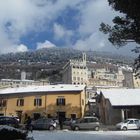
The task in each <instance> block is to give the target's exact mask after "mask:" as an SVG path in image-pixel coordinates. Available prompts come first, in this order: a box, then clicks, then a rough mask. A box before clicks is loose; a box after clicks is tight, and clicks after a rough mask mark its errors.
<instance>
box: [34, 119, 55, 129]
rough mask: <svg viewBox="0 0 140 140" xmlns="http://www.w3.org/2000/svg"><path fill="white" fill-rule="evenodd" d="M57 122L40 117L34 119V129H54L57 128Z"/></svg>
mask: <svg viewBox="0 0 140 140" xmlns="http://www.w3.org/2000/svg"><path fill="white" fill-rule="evenodd" d="M56 126H57V125H56V122H55V121H53V120H52V119H50V118H40V119H38V120H35V121H32V127H33V129H40V130H41V129H42V130H43V129H47V130H54V129H56Z"/></svg>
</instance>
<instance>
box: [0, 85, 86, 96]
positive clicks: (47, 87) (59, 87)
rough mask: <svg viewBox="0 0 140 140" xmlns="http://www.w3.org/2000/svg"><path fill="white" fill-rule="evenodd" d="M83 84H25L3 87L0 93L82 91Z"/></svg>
mask: <svg viewBox="0 0 140 140" xmlns="http://www.w3.org/2000/svg"><path fill="white" fill-rule="evenodd" d="M84 88H85V85H69V84H65V85H64V84H60V85H45V86H27V87H16V88H5V89H1V90H0V95H3V94H15V93H19V94H20V93H38V92H60V91H82V90H84Z"/></svg>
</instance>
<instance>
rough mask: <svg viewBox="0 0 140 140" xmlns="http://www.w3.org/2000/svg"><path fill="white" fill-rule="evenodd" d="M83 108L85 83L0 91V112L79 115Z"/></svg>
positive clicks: (6, 114)
mask: <svg viewBox="0 0 140 140" xmlns="http://www.w3.org/2000/svg"><path fill="white" fill-rule="evenodd" d="M84 110H85V86H83V85H77V86H76V85H48V86H30V87H19V88H8V89H3V90H0V115H5V116H18V117H19V118H20V119H21V120H24V119H25V117H26V116H27V115H28V116H31V117H32V118H34V119H37V118H39V117H40V116H46V117H59V115H61V116H63V117H64V118H71V117H73V118H80V117H82V116H84Z"/></svg>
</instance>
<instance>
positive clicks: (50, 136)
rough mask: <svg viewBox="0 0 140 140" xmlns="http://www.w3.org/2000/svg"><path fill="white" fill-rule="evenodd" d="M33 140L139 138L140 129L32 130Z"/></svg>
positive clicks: (138, 139)
mask: <svg viewBox="0 0 140 140" xmlns="http://www.w3.org/2000/svg"><path fill="white" fill-rule="evenodd" d="M29 136H30V137H33V138H34V140H140V131H99V132H96V131H77V132H74V131H67V130H62V131H53V132H49V131H34V132H33V133H32V134H31V133H30V134H29Z"/></svg>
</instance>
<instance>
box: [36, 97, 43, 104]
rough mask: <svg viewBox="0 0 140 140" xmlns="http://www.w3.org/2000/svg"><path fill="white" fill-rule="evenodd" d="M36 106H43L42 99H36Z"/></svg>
mask: <svg viewBox="0 0 140 140" xmlns="http://www.w3.org/2000/svg"><path fill="white" fill-rule="evenodd" d="M34 106H42V99H41V97H36V98H35V99H34Z"/></svg>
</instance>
